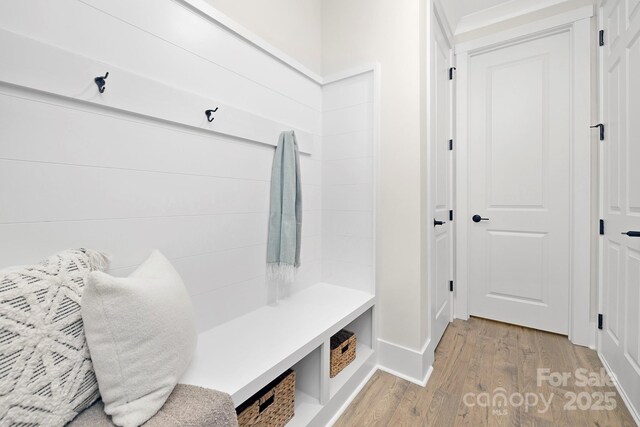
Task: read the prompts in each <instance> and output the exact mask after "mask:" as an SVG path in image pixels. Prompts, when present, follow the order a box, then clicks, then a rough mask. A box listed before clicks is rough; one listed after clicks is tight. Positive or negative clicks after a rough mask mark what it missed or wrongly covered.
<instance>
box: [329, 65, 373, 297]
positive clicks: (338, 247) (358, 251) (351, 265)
mask: <svg viewBox="0 0 640 427" xmlns="http://www.w3.org/2000/svg"><path fill="white" fill-rule="evenodd" d="M323 92H324V93H323V96H324V99H323V140H322V159H323V162H322V209H323V210H322V280H323V281H324V282H328V283H333V284H336V285H340V286H346V287H350V288H353V289H358V290H362V291H366V292H370V293H375V286H374V238H373V237H374V234H373V230H374V214H373V209H374V193H373V192H374V96H373V94H374V72H373V71H370V72H365V73H362V74H358V75H355V76H352V77H348V78H345V79H341V80H338V81H336V82H334V83H330V84H327V85H326V86H324V89H323Z"/></svg>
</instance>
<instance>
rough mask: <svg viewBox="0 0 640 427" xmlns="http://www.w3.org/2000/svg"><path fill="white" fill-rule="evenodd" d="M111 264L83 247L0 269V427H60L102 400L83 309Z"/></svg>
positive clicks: (98, 254)
mask: <svg viewBox="0 0 640 427" xmlns="http://www.w3.org/2000/svg"><path fill="white" fill-rule="evenodd" d="M107 265H108V259H107V257H106V256H104V255H103V254H101V253H99V252H95V251H91V250H85V249H77V250H67V251H63V252H60V253H58V254H56V255H53V256H50V257H49V258H47V259H46V260H44V261H42V262H41V263H39V264H35V265H30V266H22V267H12V268H8V269H4V270H0V426H62V425H64V424H66V423H67V422H69V421H71V420H72V419H73V418H74V417H75V416H76V415H77V414H78V413H79V412H81V411H82V410H84V409H85V408H87V407H88V406H89V405H91V403H93V402H94V401H95V400H96V399H97V398H98V383H97V382H96V377H95V374H94V371H93V366H92V365H91V359H90V358H89V349H88V348H87V342H86V341H85V336H84V329H83V327H82V316H81V314H80V311H81V300H82V293H83V292H84V289H85V288H86V282H87V277H88V276H89V273H90V272H91V271H92V270H96V269H104V268H106V267H107Z"/></svg>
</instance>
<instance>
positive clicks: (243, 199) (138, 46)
mask: <svg viewBox="0 0 640 427" xmlns="http://www.w3.org/2000/svg"><path fill="white" fill-rule="evenodd" d="M0 30H4V31H6V32H8V33H11V34H15V35H17V36H20V37H26V38H28V39H33V40H34V41H36V42H38V43H42V44H45V45H50V46H52V47H55V48H57V49H63V50H65V51H68V52H72V53H74V54H77V55H81V56H82V57H84V58H89V59H92V60H95V61H96V62H100V63H102V64H107V65H112V66H113V67H117V68H119V69H122V70H127V71H128V72H131V73H134V74H136V75H139V76H145V77H148V78H149V79H151V80H153V81H156V82H161V83H163V84H166V85H169V86H171V87H173V88H177V89H179V90H183V91H185V92H189V93H194V94H198V95H199V96H202V97H205V98H207V99H211V100H212V103H213V102H214V101H217V102H220V103H224V104H227V105H230V106H233V107H235V108H238V109H241V110H243V111H246V112H250V113H252V114H255V115H257V116H260V117H264V118H267V119H270V120H273V121H276V122H278V123H286V124H287V125H290V126H291V127H292V128H293V127H295V128H298V129H303V130H305V131H307V132H308V133H309V134H311V135H313V138H314V140H315V141H316V144H315V145H316V146H318V145H319V141H320V135H321V132H322V126H321V117H322V89H321V87H320V86H319V85H318V84H317V83H316V82H314V81H312V80H310V79H309V78H307V77H305V76H303V75H302V74H300V73H299V72H297V71H295V70H293V69H292V68H290V67H288V66H287V65H285V64H283V63H282V62H280V61H278V60H276V59H274V58H273V57H271V56H269V55H268V54H266V53H265V52H264V51H262V50H260V49H258V48H256V47H254V46H253V45H251V44H249V43H247V42H246V41H244V40H242V39H241V38H239V37H237V36H235V35H233V34H231V33H230V32H228V31H227V30H225V29H223V28H221V27H219V26H217V25H216V24H215V23H213V22H212V21H210V20H208V19H207V18H206V16H203V15H201V14H199V13H196V12H195V11H193V10H191V9H190V8H188V7H186V6H185V5H184V4H183V3H181V2H180V1H172V0H138V1H136V2H131V1H128V0H110V1H109V2H105V1H97V0H59V1H56V2H52V1H49V0H29V1H23V0H8V1H3V2H0ZM41 60H42V58H39V57H34V56H33V55H31V56H30V52H28V51H25V52H24V72H25V73H26V74H27V77H28V73H30V72H34V73H35V70H36V69H37V67H38V62H39V61H41ZM51 65H52V64H46V66H48V67H51ZM54 65H55V64H54ZM59 65H60V70H61V73H62V72H63V71H64V64H59ZM104 71H109V70H108V69H105V70H104ZM93 77H95V76H94V75H88V76H87V81H86V85H85V86H86V90H87V91H89V90H95V85H94V84H93ZM114 77H115V78H114ZM62 78H63V76H59V75H56V74H52V75H51V76H50V80H49V81H48V82H47V84H48V85H50V86H51V87H52V91H54V89H55V87H56V81H57V79H62ZM10 83H11V82H0V117H1V120H2V125H1V126H0V198H1V200H2V203H0V268H2V267H6V266H10V265H15V264H24V263H30V262H35V261H37V260H39V259H41V258H43V257H45V256H47V255H48V254H50V253H53V252H55V251H58V250H61V249H65V248H69V247H90V248H95V249H100V250H103V251H106V252H108V253H111V254H112V255H113V263H112V270H111V272H112V273H113V274H116V275H126V274H128V273H129V272H131V271H132V270H133V269H135V267H136V266H137V265H139V264H140V263H141V262H142V261H144V259H145V258H146V257H147V256H148V254H149V253H150V251H151V250H152V249H154V248H157V249H160V250H161V251H162V252H163V253H165V254H166V255H167V256H168V257H169V258H170V259H171V260H172V262H173V263H174V264H175V266H176V268H177V269H178V270H179V272H180V273H181V275H182V276H183V278H184V280H185V282H186V283H187V286H188V288H189V291H190V293H191V295H192V297H193V301H194V304H195V306H196V311H197V318H198V327H199V329H200V330H204V329H207V328H210V327H212V326H215V325H217V324H220V323H222V322H225V321H227V320H230V319H232V318H234V317H237V316H239V315H241V314H244V313H246V312H248V311H251V310H253V309H255V308H258V307H259V306H262V305H264V304H265V302H266V292H265V287H264V271H265V266H264V263H265V250H266V239H267V229H266V225H267V218H268V208H269V206H268V204H269V180H270V170H271V163H272V158H273V147H270V146H268V145H264V144H259V143H254V142H250V141H246V140H239V139H236V138H233V137H228V136H223V135H220V134H213V133H211V132H208V131H205V130H202V131H201V130H198V129H196V128H193V127H187V126H180V125H176V124H172V123H168V122H166V121H163V120H154V119H153V118H152V117H145V116H140V115H134V114H128V113H127V112H126V111H124V112H123V111H117V110H114V109H109V108H102V107H101V106H100V105H93V104H92V105H90V104H87V103H85V102H80V101H76V100H73V99H70V98H65V97H60V96H56V95H50V94H47V93H45V92H43V91H34V90H29V89H28V88H23V87H19V86H15V85H12V84H10ZM117 84H118V79H117V76H113V77H110V78H109V79H107V91H108V94H109V96H110V97H111V98H110V100H111V102H115V103H117V102H118V95H117V93H118V92H117ZM54 92H55V91H54ZM136 102H138V103H142V104H141V105H142V107H145V108H147V107H148V109H150V110H152V109H153V108H154V105H148V106H145V105H144V101H140V100H137V101H136ZM167 102H171V100H167ZM171 107H172V108H182V107H181V106H175V105H172V106H171ZM184 108H185V109H189V108H193V106H188V105H185V106H184ZM200 110H201V109H200V107H198V108H197V111H198V114H201V113H202V112H201V111H200ZM247 126H251V123H247ZM283 130H284V129H283ZM301 162H302V163H301V167H302V174H303V175H302V179H303V192H304V210H305V211H304V215H305V217H304V227H303V233H304V236H303V237H304V239H303V245H304V246H303V253H302V258H303V267H302V269H301V271H300V274H299V276H298V281H299V285H298V288H301V287H304V286H305V285H309V284H312V283H316V282H318V281H320V275H321V231H320V230H321V227H320V226H321V220H322V213H321V208H322V202H323V201H322V193H321V184H322V182H321V163H320V160H319V150H316V151H315V152H314V154H312V155H303V156H302V160H301ZM325 201H326V199H325ZM329 203H331V202H329Z"/></svg>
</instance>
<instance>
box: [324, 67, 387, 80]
mask: <svg viewBox="0 0 640 427" xmlns="http://www.w3.org/2000/svg"><path fill="white" fill-rule="evenodd" d="M371 71H373V72H374V73H376V72H379V71H380V63H378V62H372V63H369V64H362V65H359V66H357V67H353V68H349V69H348V70H344V71H340V72H338V73H335V74H330V75H328V76H325V77H324V78H323V79H322V85H328V84H331V83H335V82H338V81H340V80H345V79H349V78H351V77H355V76H357V75H359V74H365V73H368V72H371Z"/></svg>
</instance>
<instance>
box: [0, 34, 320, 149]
mask: <svg viewBox="0 0 640 427" xmlns="http://www.w3.org/2000/svg"><path fill="white" fill-rule="evenodd" d="M0 43H1V44H2V46H3V47H4V52H5V55H4V58H3V67H2V70H1V71H0V80H1V81H2V82H4V83H8V84H12V85H15V86H21V87H26V88H30V89H35V90H39V91H42V92H46V93H52V94H55V95H60V96H63V97H65V98H72V99H73V100H82V101H85V102H90V103H94V104H96V105H101V106H105V107H109V108H111V109H118V110H122V111H126V112H129V113H134V114H137V115H142V116H147V117H152V118H157V119H160V120H163V121H167V122H172V123H179V124H183V125H187V126H190V127H194V128H199V129H206V130H210V131H214V132H216V133H220V134H223V135H228V136H234V137H238V138H242V139H246V140H249V141H256V142H261V143H264V144H269V145H276V144H277V141H278V135H279V134H280V132H282V130H289V129H293V130H295V131H296V134H297V137H298V141H299V144H300V149H301V151H302V152H303V153H311V152H312V151H313V148H312V147H313V135H312V134H311V133H309V132H307V131H305V130H301V129H300V128H297V129H296V128H295V127H293V126H291V125H288V124H283V123H278V122H275V121H273V120H270V119H267V118H265V117H261V116H259V115H256V114H253V113H249V112H247V111H243V110H240V109H238V108H234V107H232V106H230V105H225V104H221V103H220V102H217V101H215V100H212V99H207V98H205V97H203V96H200V95H196V94H195V93H189V92H186V91H184V90H180V89H176V88H174V87H171V86H169V85H166V84H163V83H160V82H158V81H155V80H152V79H150V78H148V77H144V76H141V75H137V74H134V73H131V72H128V71H125V70H123V69H120V68H117V67H114V66H113V65H110V64H105V63H101V62H97V61H94V60H91V59H88V58H85V57H82V56H80V55H76V54H73V53H71V52H69V51H65V50H63V49H58V48H55V47H53V46H51V45H47V44H45V43H40V42H37V41H34V40H31V39H28V38H26V37H22V36H19V35H16V34H14V33H10V32H7V31H0ZM33 60H37V66H36V64H35V63H34V64H33V67H31V68H30V69H29V72H25V66H28V63H27V64H26V63H25V61H33ZM106 71H108V72H109V77H108V78H107V80H106V82H107V85H106V87H107V89H106V91H105V92H104V93H102V94H101V93H99V92H98V91H97V86H96V85H95V83H94V82H93V78H94V77H96V76H100V75H103V74H104V73H105V72H106ZM210 108H211V109H215V108H218V111H217V112H216V113H215V114H214V117H215V119H214V120H213V122H211V123H210V122H208V120H207V117H206V116H205V114H204V112H205V110H207V109H210Z"/></svg>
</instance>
